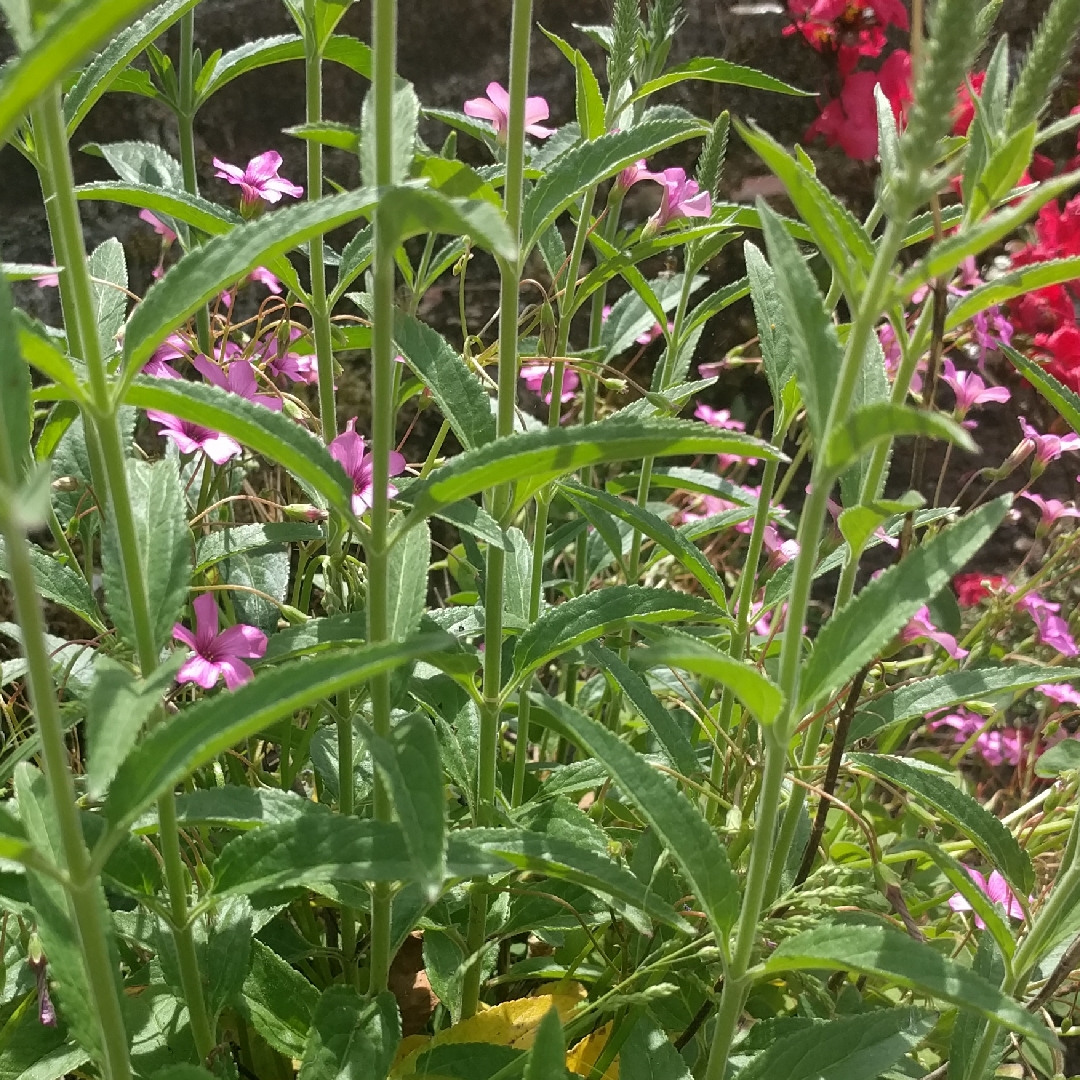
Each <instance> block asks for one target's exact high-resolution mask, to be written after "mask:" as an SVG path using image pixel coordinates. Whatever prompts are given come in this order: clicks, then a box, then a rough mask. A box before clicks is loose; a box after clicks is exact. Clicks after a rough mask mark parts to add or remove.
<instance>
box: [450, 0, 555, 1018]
mask: <svg viewBox="0 0 1080 1080" xmlns="http://www.w3.org/2000/svg"><path fill="white" fill-rule="evenodd" d="M531 32H532V0H514V7H513V15H512V18H511V24H510V87H509V95H510V112H509V116H508V118H507V142H506V181H505V183H504V186H503V200H504V207H505V210H506V223H507V225H508V226H509V228H510V233H511V235H512V236H514V237H517V238H518V239H519V240H520V237H521V207H522V199H523V194H524V183H525V98H526V97H527V95H528V93H529V35H530V34H531ZM520 289H521V255H520V253H519V254H518V256H517V258H515V259H514V260H513V261H512V262H510V261H504V260H500V262H499V410H498V416H497V419H496V435H497V437H498V438H500V439H505V438H507V437H508V436H509V435H511V434H513V430H514V403H515V396H516V392H517V378H518V303H519V300H518V296H519V292H520ZM552 390H553V393H556V394H557V393H558V388H557V387H553V388H552ZM512 497H513V493H512V491H511V488H510V486H509V485H508V484H500V485H499V487H497V488H496V489H495V491H494V492H493V494H492V499H491V512H492V515H493V516H494V517H495V519H496V521H498V522H500V524H506V522H505V520H504V519H505V518H506V516H507V514H508V513H509V511H510V507H511V502H512ZM542 551H543V548H541V552H542ZM505 569H506V553H505V552H504V551H503V550H502V549H501V548H498V547H495V545H494V544H492V545H489V547H488V550H487V568H486V571H485V577H486V582H487V587H486V592H485V596H484V645H485V648H484V704H483V708H482V709H481V712H480V746H479V760H478V763H477V785H476V816H477V818H478V820H479V822H480V823H481V824H485V825H486V824H490V823H491V821H492V819H493V816H494V812H495V780H496V773H497V766H498V743H499V723H500V712H501V709H500V695H501V691H502V639H503V586H504V582H503V576H504V573H505ZM487 909H488V897H487V887H486V883H484V882H482V881H480V882H477V883H476V885H474V887H473V891H472V896H471V897H470V910H469V929H468V934H467V939H466V940H467V947H468V954H469V955H470V956H472V957H474V960H473V963H472V964H471V965H470V966H469V969H468V971H467V972H466V973H465V978H464V980H463V985H462V991H461V1016H462V1019H468V1018H469V1017H470V1016H472V1015H473V1014H474V1013H475V1012H476V1008H477V1005H478V1004H479V1000H480V977H481V968H482V964H481V952H482V950H483V946H484V940H485V937H486V934H487Z"/></svg>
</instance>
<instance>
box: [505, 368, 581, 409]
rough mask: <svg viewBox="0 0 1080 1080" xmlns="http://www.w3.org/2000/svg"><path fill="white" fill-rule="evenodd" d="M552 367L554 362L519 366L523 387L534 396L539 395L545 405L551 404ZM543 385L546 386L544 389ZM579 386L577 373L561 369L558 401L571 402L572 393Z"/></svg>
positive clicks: (572, 370) (568, 369)
mask: <svg viewBox="0 0 1080 1080" xmlns="http://www.w3.org/2000/svg"><path fill="white" fill-rule="evenodd" d="M554 366H555V365H554V362H549V363H546V364H544V363H541V364H522V365H521V372H520V373H521V377H522V378H523V379H524V380H525V385H526V386H527V387H528V388H529V389H530V390H531V391H532V392H533V393H534V394H540V396H541V400H542V401H543V402H544V403H545V404H547V405H550V404H551V393H552V390H551V379H552V370H553V368H554ZM545 383H546V384H547V386H546V389H545ZM580 385H581V380H580V379H579V378H578V373H577V372H576V371H575V370H574V369H573V368H563V382H562V395H561V396H560V398H559V400H560V401H571V400H572V399H573V397H574V391H575V390H577V388H578V387H579V386H580Z"/></svg>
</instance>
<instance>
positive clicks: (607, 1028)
mask: <svg viewBox="0 0 1080 1080" xmlns="http://www.w3.org/2000/svg"><path fill="white" fill-rule="evenodd" d="M610 1034H611V1024H605V1025H604V1026H603V1027H602V1028H598V1029H597V1030H596V1031H594V1032H593V1033H592V1034H591V1035H586V1036H585V1038H584V1039H582V1040H581V1042H579V1043H577V1044H576V1045H575V1046H573V1047H571V1049H570V1052H569V1053H568V1054H567V1055H566V1067H567V1068H568V1069H569V1070H570V1071H571V1072H574V1073H577V1074H578V1075H579V1076H587V1077H589V1080H594V1078H593V1075H592V1067H593V1066H594V1065H595V1064H596V1063H597V1061H599V1060H600V1055H601V1054H602V1053H603V1051H604V1047H605V1046H606V1045H607V1041H608V1036H609V1035H610ZM601 1080H619V1059H618V1057H616V1058H615V1060H614V1061H613V1062H612V1063H611V1064H610V1065H609V1066H608V1067H607V1071H606V1072H605V1073H604V1075H603V1077H602V1078H601Z"/></svg>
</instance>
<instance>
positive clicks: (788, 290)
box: [758, 199, 842, 443]
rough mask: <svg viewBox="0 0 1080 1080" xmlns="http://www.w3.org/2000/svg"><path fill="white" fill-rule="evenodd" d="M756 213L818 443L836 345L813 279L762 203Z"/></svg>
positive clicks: (835, 368)
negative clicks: (774, 275)
mask: <svg viewBox="0 0 1080 1080" xmlns="http://www.w3.org/2000/svg"><path fill="white" fill-rule="evenodd" d="M758 212H759V214H760V215H761V227H762V231H763V232H764V233H765V243H766V245H767V246H768V249H769V257H770V260H771V264H772V268H773V272H774V273H775V274H776V287H777V291H778V292H779V293H780V299H781V302H782V304H783V308H784V312H785V315H786V318H785V322H786V324H787V330H788V336H789V339H790V342H791V350H792V353H793V355H794V358H795V379H796V381H797V382H798V384H799V391H800V393H801V394H802V399H803V403H804V404H805V405H806V412H807V415H808V416H809V419H810V427H811V430H812V431H813V435H814V440H815V442H818V443H820V442H821V440H822V439H823V438H824V435H825V421H826V419H827V417H828V414H829V406H830V404H831V403H832V399H833V391H834V390H835V388H836V379H837V376H838V375H839V373H840V364H841V361H842V354H841V350H840V341H839V339H838V338H837V336H836V327H835V326H833V322H832V319H830V318H829V313H828V312H827V311H826V310H825V301H824V298H823V297H822V295H821V291H820V289H818V285H817V282H816V281H815V280H814V275H813V274H812V273H811V272H810V269H809V267H808V266H807V265H806V262H805V261H804V260H803V257H802V255H801V254H800V253H799V249H798V248H797V247H796V246H795V241H794V240H792V238H791V236H790V234H789V233H788V231H787V229H785V228H784V225H783V222H782V221H781V220H780V218H779V217H777V215H776V214H775V213H773V211H772V210H771V209H770V208H769V207H768V206H767V205H766V203H765V202H764V200H762V199H759V200H758Z"/></svg>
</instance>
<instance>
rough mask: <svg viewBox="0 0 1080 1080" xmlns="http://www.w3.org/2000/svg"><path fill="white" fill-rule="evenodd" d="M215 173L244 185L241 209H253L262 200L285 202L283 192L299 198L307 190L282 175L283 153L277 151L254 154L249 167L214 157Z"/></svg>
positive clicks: (238, 185) (237, 184)
mask: <svg viewBox="0 0 1080 1080" xmlns="http://www.w3.org/2000/svg"><path fill="white" fill-rule="evenodd" d="M214 167H215V168H216V169H217V172H216V173H214V175H215V176H219V177H221V179H222V180H227V181H228V182H229V183H230V184H235V185H236V186H237V187H238V188H240V206H241V209H246V210H252V209H254V208H255V206H257V205H258V202H259V200H260V199H261V200H262V201H263V202H267V203H276V202H281V196H282V195H289V196H291V197H292V198H294V199H299V198H300V196H301V195H303V194H304V189H303V188H302V187H299V186H298V185H297V184H294V183H292V182H291V181H289V180H286V179H284V178H283V177H281V176H278V169H280V168H281V155H280V154H279V153H278V152H277V151H276V150H267V152H266V153H265V154H259V156H258V157H253V158H252V159H251V160H250V161H249V162H248V164H247V168H246V169H241V168H239V167H238V166H236V165H230V164H229V163H228V162H225V161H221V160H220V159H219V158H214Z"/></svg>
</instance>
